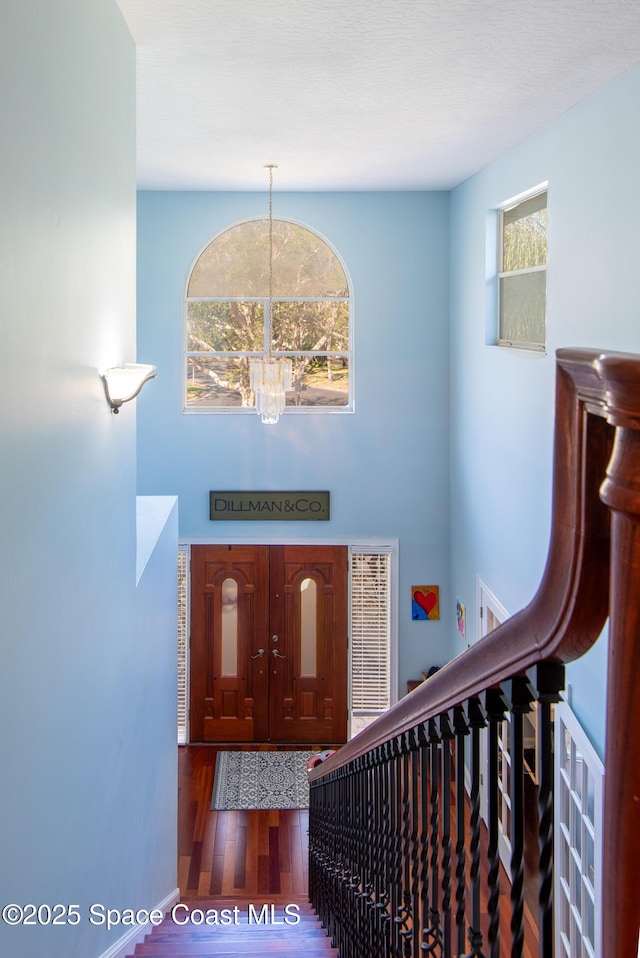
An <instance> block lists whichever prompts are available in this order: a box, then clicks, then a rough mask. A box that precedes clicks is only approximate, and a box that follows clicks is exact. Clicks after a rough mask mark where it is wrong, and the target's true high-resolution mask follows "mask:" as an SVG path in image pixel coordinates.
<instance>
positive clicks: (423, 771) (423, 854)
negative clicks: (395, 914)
mask: <svg viewBox="0 0 640 958" xmlns="http://www.w3.org/2000/svg"><path fill="white" fill-rule="evenodd" d="M416 731H417V736H418V745H419V748H420V751H419V753H418V754H419V756H420V858H421V861H422V868H421V869H420V937H419V939H418V942H419V944H417V945H416V947H415V953H416V955H417V954H418V949H419V947H420V945H421V944H422V935H423V934H424V932H425V931H426V930H427V929H428V928H429V925H430V921H429V736H428V734H427V728H426V725H424V724H422V725H419V726H418V728H417V730H416Z"/></svg>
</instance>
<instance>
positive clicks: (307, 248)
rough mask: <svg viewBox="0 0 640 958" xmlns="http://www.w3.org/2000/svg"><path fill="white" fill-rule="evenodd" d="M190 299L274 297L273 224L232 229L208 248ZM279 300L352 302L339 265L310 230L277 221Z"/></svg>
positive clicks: (255, 222) (195, 270)
mask: <svg viewBox="0 0 640 958" xmlns="http://www.w3.org/2000/svg"><path fill="white" fill-rule="evenodd" d="M187 295H188V296H189V297H205V296H212V297H218V296H220V297H226V296H228V297H243V296H246V297H250V296H265V297H266V296H268V295H269V221H268V220H267V219H264V220H252V221H250V222H246V223H240V224H239V225H238V226H233V227H232V228H231V229H228V230H226V231H225V232H224V233H222V234H221V235H220V236H218V237H217V238H216V239H215V240H213V242H212V243H210V244H209V246H207V248H206V249H205V250H204V252H203V253H202V254H201V256H200V258H199V259H198V261H197V263H196V265H195V266H194V268H193V271H192V273H191V277H190V280H189V289H188V292H187ZM273 295H274V296H348V295H349V290H348V287H347V280H346V276H345V274H344V270H343V268H342V266H341V264H340V260H339V259H338V257H337V256H336V255H335V253H334V252H333V250H332V249H331V248H330V247H329V246H327V244H326V243H325V242H324V241H323V240H322V239H321V238H320V237H319V236H317V235H316V234H315V233H312V232H311V230H308V229H305V228H304V227H303V226H298V224H296V223H287V222H285V221H284V220H277V219H276V220H274V221H273Z"/></svg>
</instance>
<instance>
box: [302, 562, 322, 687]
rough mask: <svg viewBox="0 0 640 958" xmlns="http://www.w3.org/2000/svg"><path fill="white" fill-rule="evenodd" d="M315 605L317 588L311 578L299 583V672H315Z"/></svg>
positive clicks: (311, 673)
mask: <svg viewBox="0 0 640 958" xmlns="http://www.w3.org/2000/svg"><path fill="white" fill-rule="evenodd" d="M317 606H318V588H317V586H316V583H315V581H314V580H313V579H303V580H302V582H301V583H300V674H301V675H307V676H308V675H313V676H315V675H316V672H317V664H316V663H317V651H316V650H317V632H316V630H317Z"/></svg>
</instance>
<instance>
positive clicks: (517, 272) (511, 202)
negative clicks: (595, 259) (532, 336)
mask: <svg viewBox="0 0 640 958" xmlns="http://www.w3.org/2000/svg"><path fill="white" fill-rule="evenodd" d="M540 193H547V207H548V193H549V182H548V180H547V181H545V182H544V183H539V184H538V186H534V187H532V188H531V189H530V190H525V191H524V192H523V193H518V194H517V195H516V196H512V197H511V198H510V199H508V200H505V202H504V203H500V205H499V206H498V207H496V211H497V214H498V243H497V266H498V265H500V264H501V263H502V261H503V259H502V257H503V252H504V225H503V224H504V214H505V213H506V212H508V211H509V210H511V209H513V208H514V206H519V205H520V203H523V202H524V201H525V200H530V199H533V197H534V196H538V195H539V194H540ZM547 268H548V263H545V265H544V266H529V267H527V268H526V269H513V270H507V271H506V272H505V271H501V270H500V269H498V268H497V267H496V316H495V322H496V340H495V345H496V346H501V347H504V348H506V349H522V350H525V351H527V352H532V353H543V354H544V355H546V352H547V342H546V315H545V341H544V343H528V342H525V341H524V340H517V341H515V342H513V341H511V340H510V339H503V338H502V337H501V336H500V280H501V279H504V278H505V277H509V276H521V275H524V274H526V273H547V271H548V269H547Z"/></svg>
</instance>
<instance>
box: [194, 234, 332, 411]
mask: <svg viewBox="0 0 640 958" xmlns="http://www.w3.org/2000/svg"><path fill="white" fill-rule="evenodd" d="M269 293H270V290H269V221H268V220H266V219H265V220H251V221H247V222H244V223H240V224H239V225H238V226H234V227H231V228H230V229H228V230H226V231H225V232H224V233H222V234H221V235H220V236H218V237H217V238H216V239H215V240H213V241H212V242H211V243H210V244H209V245H208V246H207V247H206V249H205V250H204V251H203V253H202V254H201V255H200V257H199V258H198V260H197V261H196V264H195V266H194V267H193V270H192V272H191V275H190V277H189V282H188V287H187V299H186V367H185V368H186V380H187V381H186V408H187V409H189V410H193V411H201V412H206V411H220V412H223V411H237V410H241V409H253V407H254V397H253V394H252V391H251V389H250V386H249V361H250V360H251V359H252V358H255V357H260V356H264V355H265V353H266V352H267V350H270V352H271V355H273V356H274V357H276V358H278V357H287V358H289V359H291V361H292V364H293V390H292V392H291V393H288V394H287V406H294V407H298V408H300V409H303V408H305V407H315V408H342V409H349V408H351V388H350V387H351V384H350V377H349V373H350V367H351V363H350V358H351V348H350V308H349V307H350V297H349V287H348V283H347V278H346V275H345V272H344V269H343V267H342V265H341V263H340V261H339V259H338V257H337V256H336V254H335V253H334V251H333V250H332V249H331V248H330V247H329V246H328V244H327V243H326V242H325V241H324V240H323V239H321V237H319V236H318V235H317V234H315V233H313V232H312V231H311V230H309V229H306V228H305V227H302V226H299V225H297V224H295V223H290V222H288V221H286V220H274V221H273V290H272V298H271V300H270V297H269ZM270 306H271V308H270Z"/></svg>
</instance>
